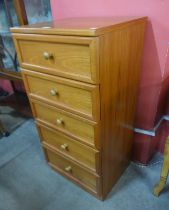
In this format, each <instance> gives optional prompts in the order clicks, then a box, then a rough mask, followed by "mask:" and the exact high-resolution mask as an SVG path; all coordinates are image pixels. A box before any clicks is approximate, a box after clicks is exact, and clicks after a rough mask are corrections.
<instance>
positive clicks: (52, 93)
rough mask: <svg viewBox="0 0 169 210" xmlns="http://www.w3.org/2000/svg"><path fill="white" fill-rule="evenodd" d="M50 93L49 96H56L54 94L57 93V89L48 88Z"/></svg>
mask: <svg viewBox="0 0 169 210" xmlns="http://www.w3.org/2000/svg"><path fill="white" fill-rule="evenodd" d="M50 94H51V96H56V95H58V91H57V90H54V89H52V90H50Z"/></svg>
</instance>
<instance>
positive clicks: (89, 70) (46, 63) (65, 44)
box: [13, 34, 99, 84]
mask: <svg viewBox="0 0 169 210" xmlns="http://www.w3.org/2000/svg"><path fill="white" fill-rule="evenodd" d="M13 37H14V41H15V45H16V46H17V49H19V50H18V58H19V61H20V64H21V66H22V67H23V68H26V69H27V68H29V69H31V70H36V71H40V72H42V73H50V74H53V75H58V76H63V77H66V78H71V79H75V80H78V81H79V80H80V81H85V82H89V83H93V84H98V83H99V71H98V68H99V66H98V62H99V61H98V54H97V52H98V51H97V47H98V38H89V37H88V38H87V37H69V39H67V37H65V36H45V35H43V36H42V35H29V36H28V35H25V34H21V35H18V34H14V35H13ZM44 53H48V54H50V55H51V57H50V58H49V59H45V58H44Z"/></svg>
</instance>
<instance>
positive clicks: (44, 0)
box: [0, 0, 52, 79]
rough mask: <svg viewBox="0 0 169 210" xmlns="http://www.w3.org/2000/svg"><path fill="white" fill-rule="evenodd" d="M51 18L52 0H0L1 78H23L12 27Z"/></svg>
mask: <svg viewBox="0 0 169 210" xmlns="http://www.w3.org/2000/svg"><path fill="white" fill-rule="evenodd" d="M51 19H52V16H51V8H50V0H19V1H18V0H0V78H4V77H5V78H6V76H8V77H10V78H15V79H17V78H18V79H21V76H20V69H19V66H18V61H17V56H16V52H15V48H14V45H13V41H12V37H11V33H10V27H13V26H19V25H24V24H32V23H37V22H43V21H50V20H51Z"/></svg>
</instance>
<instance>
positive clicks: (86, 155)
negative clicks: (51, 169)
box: [37, 123, 99, 172]
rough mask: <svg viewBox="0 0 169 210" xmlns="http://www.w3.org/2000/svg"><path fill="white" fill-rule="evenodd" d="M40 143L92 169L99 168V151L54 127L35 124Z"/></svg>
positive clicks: (96, 169)
mask: <svg viewBox="0 0 169 210" xmlns="http://www.w3.org/2000/svg"><path fill="white" fill-rule="evenodd" d="M37 127H38V130H39V134H40V136H41V140H42V144H43V145H44V146H46V147H51V148H53V149H55V150H57V151H59V152H61V153H63V154H65V155H66V156H68V157H70V158H72V159H73V160H75V161H76V162H79V163H80V164H82V165H84V166H86V167H88V168H89V169H91V170H93V171H97V172H98V170H99V152H98V151H97V150H94V149H92V148H90V147H89V146H86V145H84V144H81V143H80V142H78V141H76V140H74V139H72V138H70V137H68V136H66V135H64V134H63V133H61V132H59V131H56V130H54V129H51V128H48V127H46V126H42V125H41V124H39V123H38V124H37Z"/></svg>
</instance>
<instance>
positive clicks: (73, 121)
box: [31, 99, 99, 149]
mask: <svg viewBox="0 0 169 210" xmlns="http://www.w3.org/2000/svg"><path fill="white" fill-rule="evenodd" d="M31 104H32V109H33V110H34V113H35V114H34V117H35V119H36V120H37V121H38V122H40V123H42V124H45V125H47V126H49V127H51V128H54V129H56V130H58V131H61V132H63V133H65V134H66V135H69V136H70V137H72V138H75V139H77V140H78V141H80V142H82V143H85V144H87V145H89V146H91V147H95V148H97V149H99V142H98V136H99V123H96V122H93V121H90V120H87V119H85V118H82V117H79V116H78V115H74V114H71V113H69V112H65V111H64V110H62V109H58V108H56V107H53V106H50V105H47V104H45V103H42V102H40V101H37V100H33V99H31ZM57 119H62V120H63V123H61V124H59V125H58V124H57Z"/></svg>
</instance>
